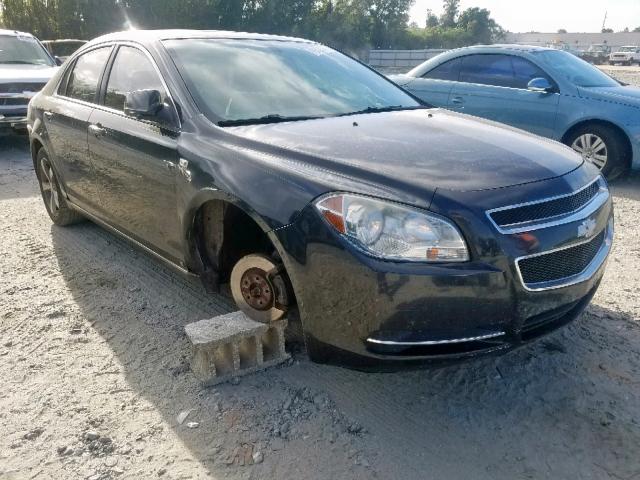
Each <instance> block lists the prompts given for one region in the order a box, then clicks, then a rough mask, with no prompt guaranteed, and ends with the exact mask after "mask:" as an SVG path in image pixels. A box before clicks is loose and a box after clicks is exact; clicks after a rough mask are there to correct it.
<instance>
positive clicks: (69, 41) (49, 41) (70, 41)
mask: <svg viewBox="0 0 640 480" xmlns="http://www.w3.org/2000/svg"><path fill="white" fill-rule="evenodd" d="M78 42H82V43H87V41H86V40H77V39H75V38H63V39H60V40H43V41H42V43H44V44H49V43H78Z"/></svg>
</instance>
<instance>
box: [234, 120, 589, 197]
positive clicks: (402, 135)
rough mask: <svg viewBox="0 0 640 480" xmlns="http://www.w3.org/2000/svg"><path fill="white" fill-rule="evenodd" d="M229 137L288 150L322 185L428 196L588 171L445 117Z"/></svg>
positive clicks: (515, 137)
mask: <svg viewBox="0 0 640 480" xmlns="http://www.w3.org/2000/svg"><path fill="white" fill-rule="evenodd" d="M225 130H230V133H234V134H235V135H239V136H241V137H243V138H246V139H250V140H255V141H258V142H260V143H262V144H269V145H272V146H276V147H279V148H280V149H283V150H281V151H279V152H278V153H277V154H278V155H279V156H284V157H285V158H287V157H288V158H287V159H288V160H295V161H296V163H297V165H304V166H305V168H308V173H307V175H312V176H313V177H314V178H316V179H318V178H320V179H321V178H322V176H323V175H324V176H327V177H331V176H332V175H333V174H334V173H336V172H337V173H338V174H339V176H341V177H348V178H349V179H351V180H355V181H356V182H361V183H362V184H363V185H364V184H369V185H372V184H377V185H384V187H386V188H388V187H391V186H392V187H393V189H394V190H396V191H398V190H401V191H403V192H404V193H409V192H415V193H417V192H422V194H423V195H424V194H425V193H427V192H431V193H433V192H435V189H436V188H441V189H450V190H460V191H470V190H485V189H494V188H501V187H508V186H513V185H518V184H524V183H530V182H537V181H541V180H546V179H550V178H554V177H558V176H561V175H564V174H566V173H568V172H570V171H572V170H574V169H576V168H578V167H579V166H580V165H581V164H582V159H581V157H580V156H579V155H577V154H576V153H575V152H573V151H572V150H570V149H569V148H568V147H565V146H563V145H561V144H559V143H557V142H554V141H551V140H547V139H544V138H541V137H537V136H535V135H531V134H528V133H525V132H523V131H521V130H517V129H513V128H509V127H504V126H500V124H497V123H494V122H489V121H486V120H480V119H476V118H475V117H470V116H467V115H461V114H457V113H453V112H449V111H446V110H439V109H430V110H427V109H421V110H410V111H400V112H389V113H375V114H366V115H354V116H346V117H337V118H326V119H318V120H310V121H301V122H288V123H279V124H269V125H253V126H242V127H232V128H229V129H225ZM287 152H288V153H287ZM301 154H302V155H301ZM296 155H297V156H298V158H296ZM351 185H353V183H351ZM340 187H341V186H340V185H334V188H335V189H339V188H340ZM423 198H424V197H423Z"/></svg>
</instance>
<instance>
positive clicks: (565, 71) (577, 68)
mask: <svg viewBox="0 0 640 480" xmlns="http://www.w3.org/2000/svg"><path fill="white" fill-rule="evenodd" d="M534 55H537V56H538V58H539V59H540V60H542V61H543V62H544V63H545V64H546V65H548V66H549V68H550V69H552V70H553V72H554V73H556V74H557V75H559V76H562V77H564V79H565V80H568V81H569V82H571V83H573V84H574V85H577V86H579V87H619V86H620V83H619V82H617V81H616V80H614V79H613V78H611V77H610V76H609V75H607V74H605V73H603V72H602V71H600V70H599V69H597V68H596V67H594V66H593V65H591V64H590V63H587V62H585V61H584V60H582V59H580V58H578V57H576V56H575V55H571V54H570V53H567V52H562V51H559V50H544V51H540V52H534Z"/></svg>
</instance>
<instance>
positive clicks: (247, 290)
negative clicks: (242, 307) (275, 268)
mask: <svg viewBox="0 0 640 480" xmlns="http://www.w3.org/2000/svg"><path fill="white" fill-rule="evenodd" d="M240 290H241V291H242V296H243V297H244V299H245V300H246V301H247V303H248V304H249V305H250V306H251V307H252V308H255V309H256V310H261V311H264V310H268V309H270V308H271V307H272V306H273V299H274V295H273V286H272V285H271V282H270V281H269V279H268V278H267V273H266V272H265V271H264V270H261V269H259V268H251V269H249V270H247V271H246V272H245V273H244V274H243V275H242V279H241V280H240Z"/></svg>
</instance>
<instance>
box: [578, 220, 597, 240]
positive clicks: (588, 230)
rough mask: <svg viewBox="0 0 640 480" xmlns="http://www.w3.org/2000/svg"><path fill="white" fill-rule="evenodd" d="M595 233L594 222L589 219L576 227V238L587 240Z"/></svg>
mask: <svg viewBox="0 0 640 480" xmlns="http://www.w3.org/2000/svg"><path fill="white" fill-rule="evenodd" d="M594 233H596V221H595V220H594V219H593V218H589V219H587V220H585V221H584V222H582V223H581V224H580V225H578V238H589V237H592V236H593V234H594Z"/></svg>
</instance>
